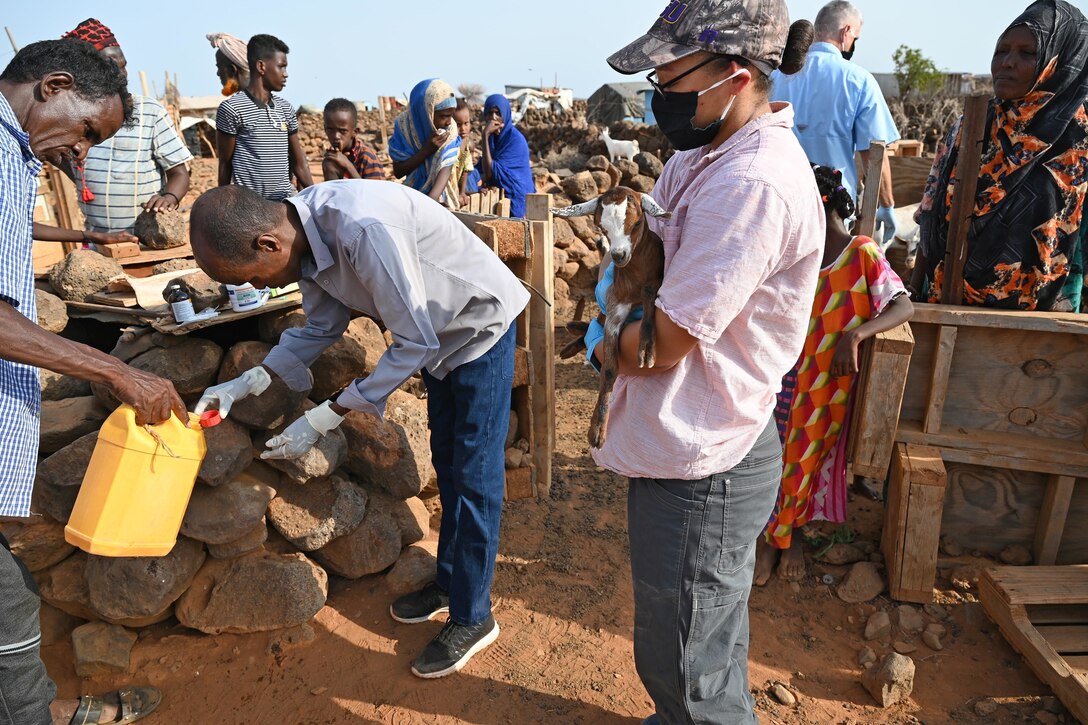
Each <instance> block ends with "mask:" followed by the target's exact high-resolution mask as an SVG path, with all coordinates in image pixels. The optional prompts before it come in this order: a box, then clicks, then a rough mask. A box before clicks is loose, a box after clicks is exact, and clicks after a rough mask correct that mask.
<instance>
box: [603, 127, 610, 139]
mask: <svg viewBox="0 0 1088 725" xmlns="http://www.w3.org/2000/svg"><path fill="white" fill-rule="evenodd" d="M605 139H608V140H609V141H611V140H612V134H611V133H609V131H608V126H605V127H603V128H602V129H601V140H602V141H604V140H605Z"/></svg>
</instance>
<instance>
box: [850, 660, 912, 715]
mask: <svg viewBox="0 0 1088 725" xmlns="http://www.w3.org/2000/svg"><path fill="white" fill-rule="evenodd" d="M861 684H862V685H863V686H864V687H865V689H866V690H868V691H869V694H870V695H872V696H873V699H874V700H876V701H877V702H878V703H879V704H880V706H881V707H891V706H892V705H897V704H899V703H900V702H903V701H904V700H906V699H907V698H909V697H910V695H911V693H912V692H913V691H914V660H912V659H911V658H910V657H907V656H906V655H901V654H898V653H896V652H892V653H891V654H889V655H888V656H887V657H885V658H884V661H883V662H881V663H880V665H879V666H873V667H870V668H869V669H867V670H866V671H865V672H864V673H862V675H861Z"/></svg>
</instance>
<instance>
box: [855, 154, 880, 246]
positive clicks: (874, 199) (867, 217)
mask: <svg viewBox="0 0 1088 725" xmlns="http://www.w3.org/2000/svg"><path fill="white" fill-rule="evenodd" d="M886 152H887V147H886V146H885V145H884V142H883V141H873V142H872V143H870V144H869V167H868V168H867V169H866V170H865V191H864V192H863V194H862V198H861V209H860V210H859V214H858V227H857V234H859V235H860V236H863V237H872V236H873V235H874V234H875V233H876V212H877V209H878V208H879V206H880V178H881V176H882V175H883V173H884V155H885V154H886Z"/></svg>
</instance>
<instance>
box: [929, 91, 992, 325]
mask: <svg viewBox="0 0 1088 725" xmlns="http://www.w3.org/2000/svg"><path fill="white" fill-rule="evenodd" d="M989 107H990V97H989V96H987V95H977V96H971V97H970V98H968V99H967V101H966V102H965V103H964V110H963V126H962V127H961V129H960V151H959V158H958V160H957V161H956V188H955V190H954V191H953V192H952V210H951V219H950V221H949V223H948V241H947V243H946V245H945V250H944V284H943V286H942V290H941V303H942V304H945V305H961V304H963V267H964V265H965V264H966V263H967V233H968V232H969V231H970V230H971V219H972V218H973V217H974V216H975V196H976V194H977V193H978V172H979V168H980V166H981V165H982V140H983V136H984V135H985V134H986V114H987V112H988V110H989Z"/></svg>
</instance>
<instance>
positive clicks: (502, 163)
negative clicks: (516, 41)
mask: <svg viewBox="0 0 1088 725" xmlns="http://www.w3.org/2000/svg"><path fill="white" fill-rule="evenodd" d="M484 122H485V123H486V127H485V129H484V144H483V147H484V148H483V159H482V160H481V161H480V169H481V176H482V177H483V180H484V184H485V185H486V186H494V187H498V188H500V189H502V190H503V191H504V192H505V193H506V198H507V199H509V200H510V213H511V214H512V215H513V216H515V217H524V216H525V197H526V195H528V194H534V193H536V183H535V182H534V181H533V170H532V168H531V166H530V164H529V142H528V141H526V140H525V136H523V135H522V133H521V131H519V130H517V128H515V127H514V124H513V121H512V120H511V118H510V102H509V101H508V100H506V97H505V96H502V95H498V94H496V95H494V96H489V97H488V99H487V101H485V102H484Z"/></svg>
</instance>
